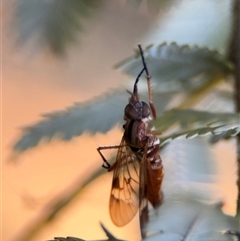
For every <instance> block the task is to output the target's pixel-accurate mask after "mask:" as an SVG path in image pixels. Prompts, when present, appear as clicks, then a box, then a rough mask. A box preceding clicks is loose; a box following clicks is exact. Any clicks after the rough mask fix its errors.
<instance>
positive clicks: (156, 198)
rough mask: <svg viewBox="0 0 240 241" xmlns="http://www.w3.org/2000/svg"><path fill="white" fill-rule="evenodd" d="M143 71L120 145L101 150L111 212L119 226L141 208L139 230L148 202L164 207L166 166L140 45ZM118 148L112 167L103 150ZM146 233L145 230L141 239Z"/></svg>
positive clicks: (145, 219)
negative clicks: (143, 82)
mask: <svg viewBox="0 0 240 241" xmlns="http://www.w3.org/2000/svg"><path fill="white" fill-rule="evenodd" d="M138 48H139V51H140V55H141V58H142V63H143V69H142V70H141V72H140V73H139V75H138V76H137V78H136V81H135V83H134V88H133V92H132V93H131V92H129V93H130V94H131V97H130V99H129V104H127V106H126V107H125V111H124V120H125V121H126V122H125V124H124V125H123V129H124V134H123V137H122V141H121V143H120V145H117V146H104V147H98V148H97V151H98V152H99V154H100V155H101V157H102V159H103V161H104V163H103V167H104V168H106V169H108V171H109V172H110V171H113V179H112V188H111V193H110V202H109V211H110V216H111V219H112V221H113V223H114V224H115V225H116V226H119V227H121V226H124V225H126V224H127V223H129V222H130V221H131V220H132V219H133V217H134V216H135V215H136V213H137V211H138V209H139V216H140V227H141V230H142V228H143V225H144V224H145V223H146V222H147V221H148V201H149V202H150V203H151V204H152V206H153V207H154V208H157V207H159V206H160V205H161V203H162V201H163V194H162V192H161V186H162V181H163V166H162V160H161V157H160V155H159V149H160V140H159V139H158V138H157V136H156V132H155V131H154V128H153V127H151V121H152V119H156V117H157V115H156V110H155V106H154V104H153V100H152V89H151V77H150V75H149V72H148V68H147V65H146V62H145V59H144V55H143V51H142V48H141V45H138ZM143 72H145V73H146V77H147V85H148V95H149V105H148V104H147V103H145V102H143V101H140V99H139V95H138V88H137V84H138V81H139V78H140V77H141V75H142V74H143ZM106 149H118V152H117V157H116V161H115V162H114V164H113V165H112V166H111V165H110V164H109V162H108V161H107V160H106V158H105V157H104V155H103V154H102V152H101V150H106ZM144 235H145V234H144V233H143V231H142V236H144Z"/></svg>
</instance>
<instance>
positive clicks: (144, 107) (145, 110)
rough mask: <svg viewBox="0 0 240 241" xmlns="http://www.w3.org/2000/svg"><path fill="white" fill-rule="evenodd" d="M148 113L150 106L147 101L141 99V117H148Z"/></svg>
mask: <svg viewBox="0 0 240 241" xmlns="http://www.w3.org/2000/svg"><path fill="white" fill-rule="evenodd" d="M149 115H150V108H149V106H148V104H147V103H145V102H143V101H142V117H143V118H144V117H148V116H149Z"/></svg>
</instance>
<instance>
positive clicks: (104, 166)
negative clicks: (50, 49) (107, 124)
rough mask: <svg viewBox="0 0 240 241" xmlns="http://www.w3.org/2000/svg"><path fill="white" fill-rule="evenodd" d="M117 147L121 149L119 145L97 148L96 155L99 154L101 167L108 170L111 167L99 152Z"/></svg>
mask: <svg viewBox="0 0 240 241" xmlns="http://www.w3.org/2000/svg"><path fill="white" fill-rule="evenodd" d="M119 147H121V145H118V146H99V147H98V148H97V151H98V153H99V154H100V156H101V157H102V159H103V164H102V167H103V168H105V169H109V168H110V167H111V165H110V163H109V162H108V161H107V159H106V158H105V156H104V155H103V154H102V152H101V150H109V149H118V148H119Z"/></svg>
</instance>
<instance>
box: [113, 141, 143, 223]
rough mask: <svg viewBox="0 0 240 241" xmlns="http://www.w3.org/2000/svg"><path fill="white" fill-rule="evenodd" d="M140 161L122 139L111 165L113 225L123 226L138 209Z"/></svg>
mask: <svg viewBox="0 0 240 241" xmlns="http://www.w3.org/2000/svg"><path fill="white" fill-rule="evenodd" d="M139 168H140V160H139V158H138V157H137V156H136V154H135V153H134V152H132V150H131V149H130V147H129V146H127V144H126V142H125V139H124V138H122V141H121V144H120V148H119V149H118V153H117V158H116V162H115V163H114V164H113V166H112V169H113V170H114V172H113V180H112V189H111V194H110V202H109V210H110V216H111V219H112V221H113V223H114V224H115V225H116V226H119V227H121V226H124V225H126V224H127V223H129V222H130V221H131V220H132V219H133V217H134V216H135V214H136V213H137V211H138V208H139Z"/></svg>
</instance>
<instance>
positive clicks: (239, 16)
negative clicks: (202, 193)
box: [229, 0, 240, 216]
mask: <svg viewBox="0 0 240 241" xmlns="http://www.w3.org/2000/svg"><path fill="white" fill-rule="evenodd" d="M232 7H233V34H232V42H231V49H230V56H229V57H230V59H231V61H232V62H233V63H234V65H235V70H234V79H235V96H234V97H235V98H234V99H235V106H236V112H240V1H239V0H235V2H234V3H233V6H232ZM239 122H240V120H239ZM237 186H238V196H237V216H240V135H237Z"/></svg>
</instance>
